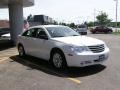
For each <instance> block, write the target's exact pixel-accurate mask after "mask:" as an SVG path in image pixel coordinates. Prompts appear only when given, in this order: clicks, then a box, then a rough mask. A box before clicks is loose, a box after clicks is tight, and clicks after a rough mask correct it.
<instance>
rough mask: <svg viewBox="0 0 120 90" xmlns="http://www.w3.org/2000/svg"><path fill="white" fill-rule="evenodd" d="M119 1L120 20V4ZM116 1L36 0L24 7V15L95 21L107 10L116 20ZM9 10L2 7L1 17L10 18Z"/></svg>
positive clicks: (119, 12) (119, 18)
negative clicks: (31, 4) (32, 4)
mask: <svg viewBox="0 0 120 90" xmlns="http://www.w3.org/2000/svg"><path fill="white" fill-rule="evenodd" d="M119 3H120V2H119ZM119 3H118V21H120V4H119ZM115 10H116V2H115V1H114V0H35V5H34V6H32V7H26V8H24V17H27V16H28V15H30V14H32V15H39V14H44V15H48V16H50V17H52V18H53V19H54V20H56V21H59V22H67V23H71V22H75V23H83V22H85V21H93V20H94V13H95V16H97V15H98V14H100V11H103V12H106V13H107V14H108V17H109V18H110V19H112V20H113V21H115V13H116V11H115ZM8 18H9V15H8V10H7V9H0V19H8Z"/></svg>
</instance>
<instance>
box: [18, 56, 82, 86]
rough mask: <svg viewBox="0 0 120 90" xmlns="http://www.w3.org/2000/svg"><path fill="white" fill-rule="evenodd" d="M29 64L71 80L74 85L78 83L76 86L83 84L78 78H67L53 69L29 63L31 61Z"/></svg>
mask: <svg viewBox="0 0 120 90" xmlns="http://www.w3.org/2000/svg"><path fill="white" fill-rule="evenodd" d="M20 59H21V58H20ZM22 60H24V59H22ZM27 62H28V63H31V64H33V65H35V66H36V67H40V68H42V69H44V70H47V71H50V72H52V73H54V74H56V75H59V76H62V77H65V79H67V80H70V81H72V82H74V83H76V84H81V83H82V82H81V81H80V80H78V79H76V78H71V77H66V76H65V75H63V74H60V73H57V72H55V71H52V70H51V69H48V68H45V67H41V66H39V65H37V64H34V63H32V62H29V61H27Z"/></svg>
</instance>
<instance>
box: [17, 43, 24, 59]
mask: <svg viewBox="0 0 120 90" xmlns="http://www.w3.org/2000/svg"><path fill="white" fill-rule="evenodd" d="M18 53H19V56H20V57H24V56H25V50H24V47H23V46H22V45H19V46H18Z"/></svg>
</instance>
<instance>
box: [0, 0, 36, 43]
mask: <svg viewBox="0 0 120 90" xmlns="http://www.w3.org/2000/svg"><path fill="white" fill-rule="evenodd" d="M33 5H34V0H0V8H8V10H9V20H10V34H11V40H12V41H13V42H14V44H16V42H17V37H18V35H19V34H21V33H22V32H23V25H24V22H23V21H24V20H23V7H30V6H33Z"/></svg>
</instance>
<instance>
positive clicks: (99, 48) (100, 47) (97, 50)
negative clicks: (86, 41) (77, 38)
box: [88, 44, 105, 53]
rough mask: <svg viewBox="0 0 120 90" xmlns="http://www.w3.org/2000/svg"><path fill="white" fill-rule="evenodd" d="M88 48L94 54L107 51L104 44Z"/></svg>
mask: <svg viewBox="0 0 120 90" xmlns="http://www.w3.org/2000/svg"><path fill="white" fill-rule="evenodd" d="M88 48H89V49H90V50H91V51H92V52H93V53H100V52H103V51H104V50H105V46H104V44H101V45H96V46H88Z"/></svg>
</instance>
